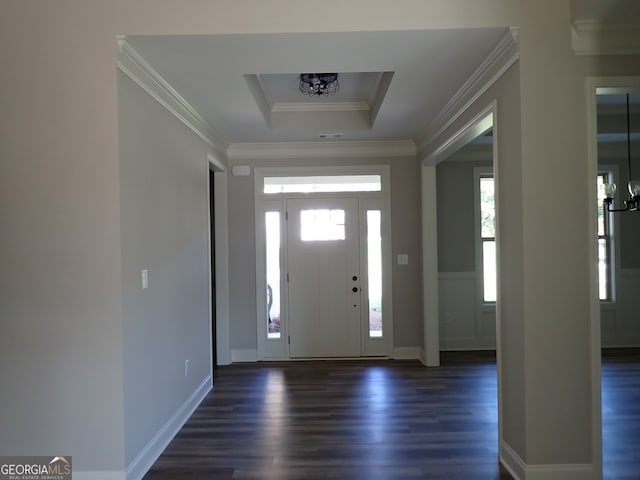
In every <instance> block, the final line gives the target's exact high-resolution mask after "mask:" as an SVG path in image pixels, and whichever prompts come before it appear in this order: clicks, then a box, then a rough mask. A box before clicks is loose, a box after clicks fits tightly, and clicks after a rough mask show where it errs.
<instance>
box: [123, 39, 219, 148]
mask: <svg viewBox="0 0 640 480" xmlns="http://www.w3.org/2000/svg"><path fill="white" fill-rule="evenodd" d="M118 48H119V54H118V69H119V70H120V71H121V72H122V73H124V74H125V75H126V76H128V77H129V78H130V79H131V80H133V81H134V82H135V83H136V84H138V85H139V86H140V87H141V88H142V89H143V90H144V91H145V92H147V93H148V94H149V95H151V96H152V97H153V98H154V99H155V100H156V101H157V102H158V103H160V104H161V105H162V106H163V107H164V108H166V109H167V110H168V111H169V112H170V113H171V114H172V115H173V116H175V117H176V118H177V119H178V120H180V121H181V122H182V123H183V124H184V125H186V126H187V127H188V128H189V129H191V130H192V131H193V132H194V133H195V134H196V135H198V136H199V137H200V138H201V139H202V140H204V141H205V142H206V143H207V144H209V145H210V146H211V147H213V148H214V149H215V150H216V152H217V154H218V156H220V155H221V156H223V157H224V152H225V151H226V148H227V142H226V141H224V140H223V139H222V137H221V136H220V135H219V134H217V133H216V132H215V131H214V129H213V128H212V127H211V126H210V125H209V124H208V123H207V121H206V120H205V119H204V118H202V116H201V115H200V114H199V113H198V111H197V110H196V109H195V108H193V107H192V106H191V105H190V104H189V102H187V100H185V98H184V97H182V95H180V94H179V93H178V92H177V91H176V89H174V88H173V87H172V86H171V84H169V82H167V81H166V80H165V79H164V78H163V77H162V76H161V75H160V74H159V73H158V72H157V71H156V70H155V69H154V68H153V67H152V66H151V65H149V63H147V61H146V60H145V59H144V58H143V57H142V56H141V55H140V54H139V53H138V52H137V51H136V50H135V49H134V48H133V47H132V46H131V45H130V44H129V43H128V42H127V41H126V39H125V38H124V37H120V38H118Z"/></svg>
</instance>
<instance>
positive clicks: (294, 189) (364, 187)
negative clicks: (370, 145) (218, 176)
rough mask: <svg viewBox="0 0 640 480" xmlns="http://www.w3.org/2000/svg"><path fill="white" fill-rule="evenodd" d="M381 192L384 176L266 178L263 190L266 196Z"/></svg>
mask: <svg viewBox="0 0 640 480" xmlns="http://www.w3.org/2000/svg"><path fill="white" fill-rule="evenodd" d="M381 191H382V175H315V176H310V175H309V176H298V177H265V178H264V188H263V192H264V193H266V194H277V193H327V192H331V193H337V192H381Z"/></svg>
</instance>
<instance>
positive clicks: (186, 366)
mask: <svg viewBox="0 0 640 480" xmlns="http://www.w3.org/2000/svg"><path fill="white" fill-rule="evenodd" d="M187 375H189V360H185V361H184V376H185V377H186V376H187Z"/></svg>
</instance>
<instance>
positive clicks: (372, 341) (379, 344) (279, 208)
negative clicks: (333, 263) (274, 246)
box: [254, 165, 394, 361]
mask: <svg viewBox="0 0 640 480" xmlns="http://www.w3.org/2000/svg"><path fill="white" fill-rule="evenodd" d="M371 174H374V175H376V174H377V175H380V176H381V180H382V191H381V192H336V193H322V194H308V193H305V194H300V193H286V194H265V193H264V179H265V177H274V176H277V177H287V176H330V175H371ZM390 175H391V167H390V166H389V165H353V166H334V167H326V166H308V167H256V168H254V200H255V235H256V237H255V238H256V242H255V246H256V252H255V253H256V336H257V359H258V361H262V360H288V359H290V355H289V343H288V325H289V321H288V311H287V305H288V289H287V288H285V287H286V284H285V279H286V272H287V260H286V259H287V255H286V252H287V244H286V224H285V215H286V212H285V205H286V200H287V199H290V198H314V197H316V198H332V197H357V198H358V199H359V200H360V201H359V212H358V214H359V216H360V218H364V217H363V215H365V216H366V211H367V210H368V209H369V210H370V209H376V210H378V209H379V210H381V212H382V227H381V229H382V257H383V258H382V276H383V279H384V280H383V298H384V299H385V300H384V302H383V306H382V314H383V332H384V333H383V337H382V338H370V337H369V336H368V328H366V329H365V328H364V326H365V324H366V325H367V326H368V322H365V320H364V317H365V313H366V314H367V315H368V308H363V309H362V310H361V312H362V313H361V327H362V328H361V332H362V333H361V334H362V342H361V345H362V354H361V356H363V357H367V356H381V357H392V356H393V345H394V343H393V299H392V293H393V285H392V250H391V232H392V230H391V178H390ZM266 212H280V218H281V222H280V238H281V252H280V269H281V272H282V275H281V292H282V298H281V335H280V338H277V339H275V338H268V336H267V332H266V327H265V325H266V323H265V322H266V320H265V319H266V318H267V311H266V310H267V308H266V305H267V298H266V292H267V282H266V270H265V265H266V251H265V242H264V238H265V222H264V216H265V213H266ZM360 223H361V225H360V231H359V234H360V256H361V258H360V261H361V264H362V262H363V260H364V261H366V257H365V255H366V245H363V241H365V239H366V227H365V225H363V223H364V222H360ZM361 277H362V283H364V282H365V279H366V277H365V275H363V274H362V272H361ZM365 330H366V331H365Z"/></svg>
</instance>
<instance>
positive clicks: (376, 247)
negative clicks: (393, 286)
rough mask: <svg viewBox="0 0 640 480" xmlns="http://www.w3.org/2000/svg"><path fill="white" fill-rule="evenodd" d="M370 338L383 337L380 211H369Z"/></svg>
mask: <svg viewBox="0 0 640 480" xmlns="http://www.w3.org/2000/svg"><path fill="white" fill-rule="evenodd" d="M367 277H368V279H369V281H368V285H367V286H368V291H369V337H382V235H381V230H380V210H368V211H367Z"/></svg>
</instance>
